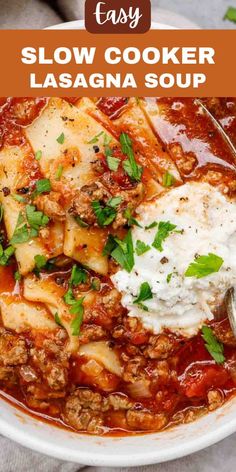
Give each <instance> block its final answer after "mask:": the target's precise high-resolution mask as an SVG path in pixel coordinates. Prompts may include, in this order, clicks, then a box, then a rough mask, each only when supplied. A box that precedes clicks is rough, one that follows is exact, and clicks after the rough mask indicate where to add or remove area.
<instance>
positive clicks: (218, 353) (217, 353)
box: [202, 326, 225, 364]
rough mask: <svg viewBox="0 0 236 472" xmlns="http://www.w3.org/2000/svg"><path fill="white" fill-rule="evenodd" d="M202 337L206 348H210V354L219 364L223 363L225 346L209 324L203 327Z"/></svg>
mask: <svg viewBox="0 0 236 472" xmlns="http://www.w3.org/2000/svg"><path fill="white" fill-rule="evenodd" d="M202 337H203V339H204V341H205V348H206V349H207V350H208V352H209V354H210V355H211V356H212V357H213V359H214V360H215V361H216V363H217V364H223V362H224V361H225V356H224V346H223V344H222V343H220V342H219V341H218V339H217V338H216V337H215V335H214V333H213V331H212V329H211V328H210V327H209V326H203V327H202Z"/></svg>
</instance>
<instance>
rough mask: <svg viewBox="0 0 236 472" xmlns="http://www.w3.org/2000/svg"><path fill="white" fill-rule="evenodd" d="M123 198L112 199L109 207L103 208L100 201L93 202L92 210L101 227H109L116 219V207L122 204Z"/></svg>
mask: <svg viewBox="0 0 236 472" xmlns="http://www.w3.org/2000/svg"><path fill="white" fill-rule="evenodd" d="M120 202H121V197H114V198H111V199H110V200H109V201H108V202H107V206H105V207H104V206H102V205H101V203H100V202H99V201H98V200H94V201H93V202H92V209H93V211H94V213H95V215H96V218H97V221H98V224H99V226H101V227H102V226H108V225H109V224H111V223H112V222H113V221H114V220H115V218H116V214H117V212H116V207H117V206H118V205H119V204H120Z"/></svg>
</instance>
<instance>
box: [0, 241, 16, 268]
mask: <svg viewBox="0 0 236 472" xmlns="http://www.w3.org/2000/svg"><path fill="white" fill-rule="evenodd" d="M14 252H15V248H14V247H13V246H8V247H7V248H6V249H3V247H2V245H1V244H0V266H6V265H7V264H8V262H9V259H10V258H11V256H12V255H13V254H14Z"/></svg>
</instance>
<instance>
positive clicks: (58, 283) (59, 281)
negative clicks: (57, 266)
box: [55, 276, 65, 285]
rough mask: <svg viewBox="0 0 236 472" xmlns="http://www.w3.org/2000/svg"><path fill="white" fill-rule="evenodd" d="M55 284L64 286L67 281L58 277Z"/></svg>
mask: <svg viewBox="0 0 236 472" xmlns="http://www.w3.org/2000/svg"><path fill="white" fill-rule="evenodd" d="M55 282H56V284H57V285H63V284H64V282H65V279H64V278H63V277H59V276H58V277H56V278H55Z"/></svg>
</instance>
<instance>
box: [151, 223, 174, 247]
mask: <svg viewBox="0 0 236 472" xmlns="http://www.w3.org/2000/svg"><path fill="white" fill-rule="evenodd" d="M175 228H176V225H173V224H172V223H170V222H169V221H160V223H159V224H158V230H157V233H156V236H155V239H154V241H153V243H152V246H153V247H155V249H157V250H158V251H160V252H162V251H163V247H162V243H163V242H164V241H165V240H166V238H168V236H169V235H170V233H172V232H173V231H174V230H175Z"/></svg>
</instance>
